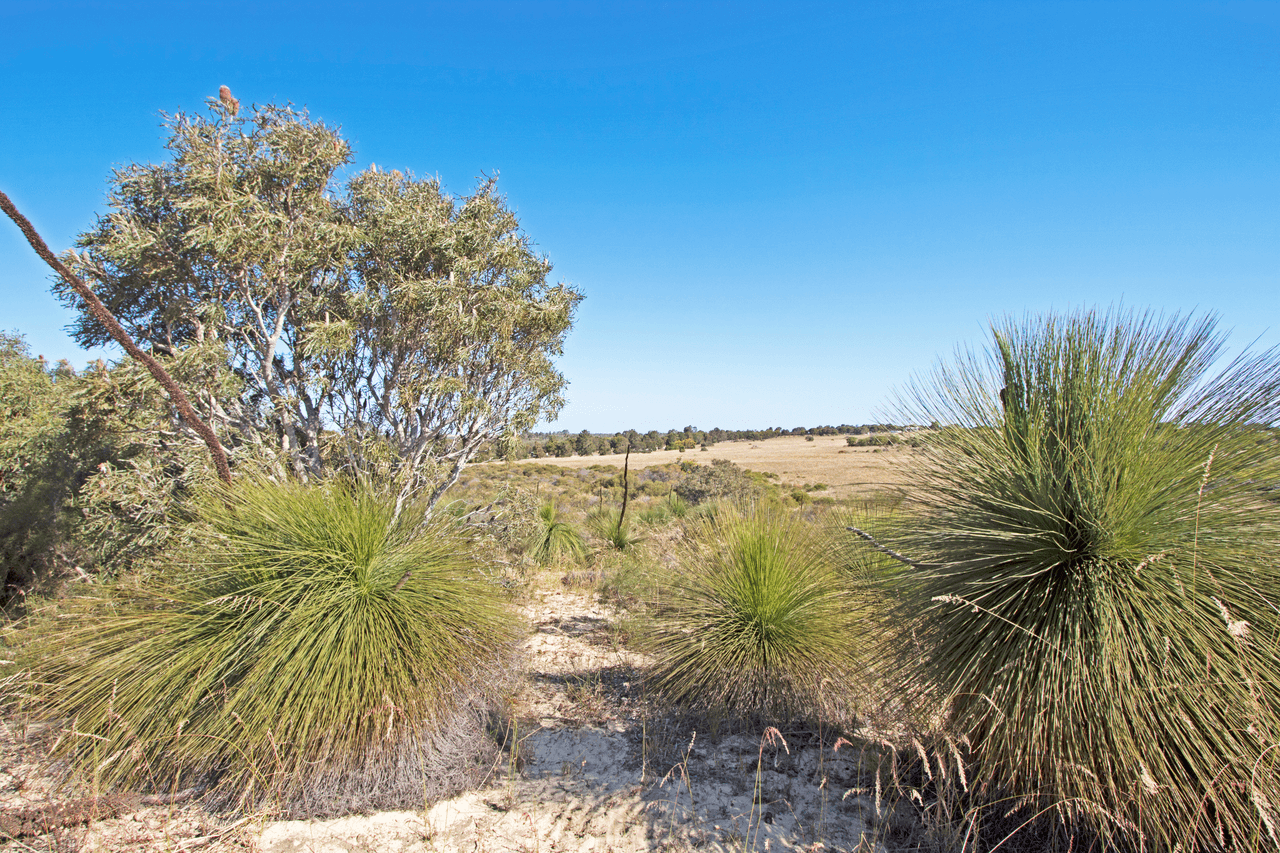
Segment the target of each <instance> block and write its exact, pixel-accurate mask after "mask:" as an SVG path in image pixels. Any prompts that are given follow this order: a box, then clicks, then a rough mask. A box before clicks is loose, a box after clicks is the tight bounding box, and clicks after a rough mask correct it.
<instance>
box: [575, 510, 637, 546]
mask: <svg viewBox="0 0 1280 853" xmlns="http://www.w3.org/2000/svg"><path fill="white" fill-rule="evenodd" d="M587 526H588V527H589V528H590V530H591V532H592V533H593V534H595V535H596V536H598V537H599V538H600V540H601V541H602V542H604V544H605V545H606V546H607V547H609V548H613V549H614V550H615V551H625V550H627V549H628V548H631V547H632V546H634V545H637V544H639V542H640V538H641V537H639V536H636V535H634V534H632V532H631V522H630V520H629V519H624V518H623V517H622V513H620V512H618V511H617V510H613V509H607V508H601V509H596V510H592V512H591V514H590V515H588V516H587Z"/></svg>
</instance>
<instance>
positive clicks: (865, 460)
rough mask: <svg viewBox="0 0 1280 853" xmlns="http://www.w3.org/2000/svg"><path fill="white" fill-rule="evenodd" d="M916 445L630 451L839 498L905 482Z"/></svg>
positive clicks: (829, 443) (728, 444)
mask: <svg viewBox="0 0 1280 853" xmlns="http://www.w3.org/2000/svg"><path fill="white" fill-rule="evenodd" d="M911 458H912V454H911V450H910V449H907V448H899V447H889V448H872V447H849V446H848V442H847V441H845V437H844V436H842V435H839V436H815V437H814V439H813V441H806V440H805V437H804V436H799V435H787V436H779V437H778V438H770V439H766V440H764V441H722V442H720V443H719V444H716V445H714V446H712V447H711V448H709V449H708V450H706V451H700V450H686V451H684V452H683V453H681V452H680V451H677V450H656V451H654V452H652V453H633V454H631V462H630V466H631V467H632V468H633V469H640V468H646V467H648V466H650V465H665V464H668V463H671V462H682V461H691V462H697V463H699V464H702V465H706V464H708V463H709V462H710V461H711V460H712V459H727V460H729V461H730V462H733V463H735V464H737V465H741V466H742V467H743V468H748V469H750V470H752V471H760V472H764V473H771V474H777V475H778V477H779V479H780V480H781V481H782V482H785V483H794V484H796V485H801V486H804V485H812V484H816V483H825V484H826V485H827V486H828V487H829V489H828V490H827V491H824V492H822V493H821V494H825V495H829V496H831V497H834V498H848V497H860V496H865V495H871V494H874V493H876V492H884V491H885V490H886V489H889V490H891V489H893V488H895V487H897V486H899V485H901V484H902V482H903V469H904V467H905V466H906V465H909V464H910V460H911ZM527 462H534V463H543V464H549V465H559V466H562V467H565V468H586V467H588V466H590V465H615V466H617V467H618V468H619V469H621V468H622V457H621V456H616V455H611V456H568V457H548V458H543V459H528V460H523V462H518V463H515V464H524V463H527Z"/></svg>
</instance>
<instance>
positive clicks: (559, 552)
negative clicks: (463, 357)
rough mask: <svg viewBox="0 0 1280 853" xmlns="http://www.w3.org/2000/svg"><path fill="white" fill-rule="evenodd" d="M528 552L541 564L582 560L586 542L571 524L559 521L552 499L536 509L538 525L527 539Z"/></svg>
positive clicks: (585, 553)
mask: <svg viewBox="0 0 1280 853" xmlns="http://www.w3.org/2000/svg"><path fill="white" fill-rule="evenodd" d="M527 550H528V553H529V555H530V556H531V557H533V559H534V560H536V561H537V562H538V563H539V564H541V565H544V566H545V565H549V564H551V563H558V562H563V561H566V560H582V559H585V558H586V556H587V543H586V542H585V541H583V538H582V534H581V533H579V532H578V531H577V530H575V529H574V528H573V525H571V524H569V523H568V522H566V521H561V520H560V517H559V515H558V513H557V511H556V505H555V502H554V501H551V502H548V503H545V504H543V505H542V506H541V507H540V508H539V509H538V527H537V529H536V530H535V531H534V534H533V536H532V537H531V538H530V539H529V542H528V546H527Z"/></svg>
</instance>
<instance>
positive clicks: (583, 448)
mask: <svg viewBox="0 0 1280 853" xmlns="http://www.w3.org/2000/svg"><path fill="white" fill-rule="evenodd" d="M904 429H912V427H902V426H898V425H895V424H859V425H857V426H855V425H853V424H840V425H839V426H817V427H794V428H792V429H786V428H785V427H767V428H765V429H721V428H719V427H716V428H715V429H709V430H701V429H698V428H697V427H695V426H686V427H685V428H684V429H679V430H676V429H671V430H667V431H666V432H665V433H664V432H659V431H658V430H656V429H654V430H649V431H648V432H643V433H642V432H639V431H638V430H634V429H629V430H625V431H623V432H615V433H613V434H608V433H593V432H590V431H588V430H585V429H584V430H582V432H579V433H577V434H573V433H570V432H569V431H568V430H562V431H560V432H530V433H525V434H524V435H523V436H521V438H520V440H519V441H518V442H516V443H515V444H514V445H513V446H512V447H511V448H510V449H509V450H508V458H512V459H529V458H533V459H540V458H543V457H547V456H610V455H613V454H618V453H625V452H626V450H627V448H628V447H630V448H631V450H632V452H635V453H651V452H653V451H655V450H692V449H694V448H698V447H711V446H713V445H715V444H716V443H718V442H721V441H741V440H748V441H762V440H764V439H768V438H777V437H779V436H784V435H804V436H810V437H813V436H824V435H851V436H864V435H865V436H873V435H877V434H879V435H885V434H889V433H896V432H901V431H903V430H904Z"/></svg>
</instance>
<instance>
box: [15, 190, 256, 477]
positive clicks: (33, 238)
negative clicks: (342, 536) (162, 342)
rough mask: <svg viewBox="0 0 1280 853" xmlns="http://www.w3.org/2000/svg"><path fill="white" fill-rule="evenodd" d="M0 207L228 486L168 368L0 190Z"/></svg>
mask: <svg viewBox="0 0 1280 853" xmlns="http://www.w3.org/2000/svg"><path fill="white" fill-rule="evenodd" d="M0 208H3V209H4V212H5V213H6V214H7V215H8V217H9V218H10V219H12V220H13V221H14V222H15V223H16V224H17V226H18V228H19V229H21V231H22V233H23V235H24V236H25V237H26V238H27V242H28V243H30V244H31V248H33V249H35V251H36V254H37V255H39V256H40V257H41V258H42V259H43V260H44V262H45V263H46V264H48V265H49V266H50V267H52V268H53V270H54V272H56V273H57V274H58V275H60V276H62V279H63V281H65V282H66V283H67V284H69V285H71V287H72V289H73V290H75V292H76V293H78V294H80V298H81V299H83V300H84V301H85V303H86V304H87V305H88V307H89V313H90V314H92V315H93V316H94V318H95V319H97V321H98V322H99V323H101V324H102V326H103V328H105V329H106V330H107V333H108V334H110V335H111V337H112V338H114V339H115V341H116V343H118V344H120V346H122V347H124V351H125V352H127V353H128V354H129V355H130V356H131V357H133V359H134V360H136V361H139V362H141V363H142V365H143V366H144V367H145V368H147V370H148V371H149V372H150V373H151V375H152V376H154V377H155V380H156V381H157V382H159V383H160V387H161V388H163V389H164V390H165V391H166V392H168V394H169V399H170V400H172V401H173V404H174V405H175V406H177V407H178V414H179V415H181V416H182V419H183V420H184V421H186V422H187V424H188V425H189V426H190V427H191V428H192V429H194V430H195V431H196V432H197V433H199V434H200V437H201V438H203V439H204V443H205V444H206V445H207V446H208V448H209V454H210V455H211V456H212V457H213V467H214V468H215V469H217V471H218V477H219V478H221V480H222V481H223V482H224V483H226V484H227V485H228V486H229V485H231V466H230V464H228V462H227V452H226V451H225V450H224V449H223V448H222V442H220V441H218V436H217V435H216V434H215V433H214V431H213V429H212V428H211V427H210V426H209V425H208V424H207V423H205V422H204V420H203V419H202V418H201V417H200V416H199V415H198V414H196V410H195V409H194V408H192V406H191V402H190V401H189V400H188V399H187V395H186V394H184V393H182V389H181V388H179V387H178V383H177V382H174V381H173V377H172V376H170V375H169V373H168V371H166V370H165V369H164V368H163V367H161V366H160V362H158V361H156V360H155V359H154V358H152V357H151V356H150V355H149V354H148V353H145V352H143V351H142V349H141V348H139V346H138V345H137V344H136V343H134V341H133V338H131V337H130V336H129V333H128V332H126V331H125V330H124V327H123V326H121V325H120V322H119V321H118V320H116V318H115V315H114V314H112V313H111V312H110V311H109V310H107V306H105V305H103V304H102V300H100V299H99V298H98V296H97V294H95V293H94V292H93V290H91V289H90V287H89V285H87V284H85V283H84V281H83V280H81V278H80V277H79V276H77V275H76V274H75V273H73V272H72V271H71V270H69V269H67V267H66V265H65V264H63V263H62V261H60V260H58V258H57V256H56V255H54V254H53V252H52V251H51V250H50V249H49V246H48V245H47V244H46V243H45V242H44V240H43V239H42V238H41V237H40V235H39V233H37V232H36V229H35V226H34V225H32V224H31V222H30V221H29V220H28V219H27V218H26V217H25V216H23V215H22V214H21V213H20V212H19V211H18V208H17V207H16V206H15V205H14V203H13V202H12V201H10V200H9V196H7V195H5V194H4V192H2V191H0Z"/></svg>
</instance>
